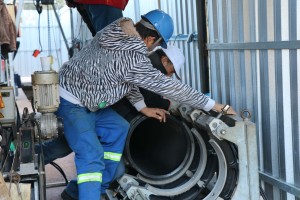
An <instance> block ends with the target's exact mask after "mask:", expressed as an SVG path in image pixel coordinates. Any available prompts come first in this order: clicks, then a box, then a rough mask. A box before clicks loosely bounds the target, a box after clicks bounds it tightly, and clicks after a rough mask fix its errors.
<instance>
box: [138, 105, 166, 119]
mask: <svg viewBox="0 0 300 200" xmlns="http://www.w3.org/2000/svg"><path fill="white" fill-rule="evenodd" d="M140 112H141V113H143V114H144V115H146V116H147V117H153V118H155V119H158V120H159V121H160V122H166V113H168V111H166V110H164V109H160V108H147V107H145V108H143V109H142V110H141V111H140Z"/></svg>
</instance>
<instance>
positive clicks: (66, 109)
mask: <svg viewBox="0 0 300 200" xmlns="http://www.w3.org/2000/svg"><path fill="white" fill-rule="evenodd" d="M57 116H59V117H62V118H63V123H64V136H65V138H66V140H67V143H68V145H69V147H70V148H71V149H72V150H73V151H74V152H75V164H76V170H77V175H78V177H80V176H81V175H88V178H85V179H83V181H81V182H80V184H79V185H78V190H79V199H99V197H100V191H101V193H105V189H106V188H108V186H109V183H110V182H111V181H112V179H113V178H114V177H115V173H116V170H117V167H118V166H119V160H114V159H107V158H104V154H105V153H106V152H109V153H116V154H122V152H123V148H124V145H125V141H126V137H127V133H128V129H129V123H128V122H127V121H126V120H124V119H123V118H122V117H121V116H120V115H118V114H117V113H116V112H115V111H113V110H112V109H111V108H105V109H101V110H99V111H97V112H90V111H89V110H87V109H86V108H85V107H81V106H78V105H75V104H72V103H70V102H68V101H66V100H64V99H62V98H61V102H60V105H59V109H58V111H57ZM58 141H60V142H61V141H62V138H59V139H58ZM56 142H57V141H56ZM60 144H61V143H60ZM63 146H64V145H61V146H60V147H63ZM64 149H65V150H64V153H67V150H66V148H64ZM45 152H46V151H45ZM64 153H59V154H60V155H63V154H64ZM52 157H53V155H52ZM47 159H48V158H45V160H47ZM48 161H49V160H48ZM48 161H47V162H48ZM101 173H102V182H101V180H100V179H97V178H98V177H97V178H95V177H92V176H93V175H94V174H96V175H97V176H98V175H99V174H101ZM81 177H82V176H81ZM78 183H79V182H78Z"/></svg>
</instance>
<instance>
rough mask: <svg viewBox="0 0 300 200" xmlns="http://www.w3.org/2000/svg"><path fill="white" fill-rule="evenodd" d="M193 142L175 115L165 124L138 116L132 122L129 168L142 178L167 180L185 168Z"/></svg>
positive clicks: (189, 133)
mask: <svg viewBox="0 0 300 200" xmlns="http://www.w3.org/2000/svg"><path fill="white" fill-rule="evenodd" d="M192 142H193V137H192V134H191V132H190V130H189V129H188V128H187V127H186V126H184V125H183V123H182V122H181V121H179V120H177V119H176V118H174V117H172V116H168V117H167V121H166V122H165V123H163V122H159V121H158V120H156V119H153V118H148V117H145V116H138V117H137V118H135V119H133V120H132V122H131V128H130V130H129V135H128V137H127V143H126V155H127V158H128V161H129V163H130V165H131V166H132V167H133V168H134V169H136V170H137V171H138V172H139V173H140V174H141V175H142V176H144V177H147V178H150V179H162V178H168V177H171V176H173V175H174V174H176V173H179V172H180V171H181V170H182V169H183V168H184V167H185V165H186V164H187V162H188V160H189V157H190V156H191V148H192V146H193V145H191V143H192Z"/></svg>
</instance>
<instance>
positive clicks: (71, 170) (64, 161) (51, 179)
mask: <svg viewBox="0 0 300 200" xmlns="http://www.w3.org/2000/svg"><path fill="white" fill-rule="evenodd" d="M54 162H55V163H56V164H58V165H59V166H60V167H61V168H62V169H63V171H64V172H65V174H66V176H67V179H68V180H69V181H70V180H72V179H73V178H75V177H76V168H75V165H74V153H72V154H70V155H68V156H66V157H64V158H60V159H57V160H56V161H54ZM45 170H46V184H47V189H46V197H47V200H59V199H61V197H60V194H61V193H62V191H63V190H64V189H65V186H58V187H49V186H51V185H52V186H55V185H56V184H60V185H62V184H64V183H65V180H64V178H63V176H62V175H61V174H60V172H59V171H58V170H57V169H56V168H55V167H53V166H52V165H51V164H48V165H46V166H45Z"/></svg>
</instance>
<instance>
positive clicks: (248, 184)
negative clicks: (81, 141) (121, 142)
mask: <svg viewBox="0 0 300 200" xmlns="http://www.w3.org/2000/svg"><path fill="white" fill-rule="evenodd" d="M179 111H180V116H174V115H170V116H168V119H167V122H166V123H160V122H158V121H157V120H155V119H150V118H147V117H145V116H138V117H137V118H135V119H134V120H133V121H132V123H131V129H130V132H129V135H128V138H127V143H126V149H125V161H124V162H125V165H126V166H127V173H126V174H125V175H124V176H122V177H121V178H120V179H119V180H118V181H117V183H116V184H115V187H114V188H113V190H108V191H107V193H108V196H109V199H110V200H117V199H130V200H151V199H155V200H156V199H157V200H159V199H162V200H165V199H174V200H193V199H205V200H214V199H233V200H237V199H239V200H241V199H242V200H257V199H259V198H260V197H259V181H258V180H259V178H258V163H257V145H256V131H255V125H254V124H253V123H252V122H250V121H249V119H248V118H249V117H250V116H249V115H250V113H249V112H248V111H245V112H244V113H243V114H242V117H243V119H242V118H239V117H229V116H226V115H222V114H218V113H214V112H211V113H206V112H203V111H201V110H195V109H192V108H190V107H188V106H185V105H182V106H180V107H179Z"/></svg>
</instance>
